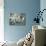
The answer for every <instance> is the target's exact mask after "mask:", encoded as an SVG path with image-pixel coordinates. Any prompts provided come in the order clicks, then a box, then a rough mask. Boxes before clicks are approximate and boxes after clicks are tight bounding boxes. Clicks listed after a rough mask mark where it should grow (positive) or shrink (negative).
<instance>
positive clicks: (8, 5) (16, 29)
mask: <svg viewBox="0 0 46 46" xmlns="http://www.w3.org/2000/svg"><path fill="white" fill-rule="evenodd" d="M39 9H40V0H4V39H5V40H7V41H18V40H19V39H20V38H22V37H24V36H25V35H26V34H27V33H28V32H29V31H31V29H32V21H33V19H34V17H36V14H35V12H38V11H39ZM10 12H20V13H21V12H22V13H23V12H24V13H26V25H25V26H16V25H15V26H10V25H9V14H10Z"/></svg>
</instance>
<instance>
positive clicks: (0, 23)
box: [0, 0, 4, 42]
mask: <svg viewBox="0 0 46 46" xmlns="http://www.w3.org/2000/svg"><path fill="white" fill-rule="evenodd" d="M3 6H4V3H3V0H0V42H2V41H4V8H3Z"/></svg>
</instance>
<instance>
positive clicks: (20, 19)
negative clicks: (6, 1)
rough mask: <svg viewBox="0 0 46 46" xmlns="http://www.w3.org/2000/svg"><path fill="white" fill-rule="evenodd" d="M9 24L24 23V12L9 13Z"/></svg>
mask: <svg viewBox="0 0 46 46" xmlns="http://www.w3.org/2000/svg"><path fill="white" fill-rule="evenodd" d="M9 24H10V25H25V24H26V15H25V14H24V13H10V16H9Z"/></svg>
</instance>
